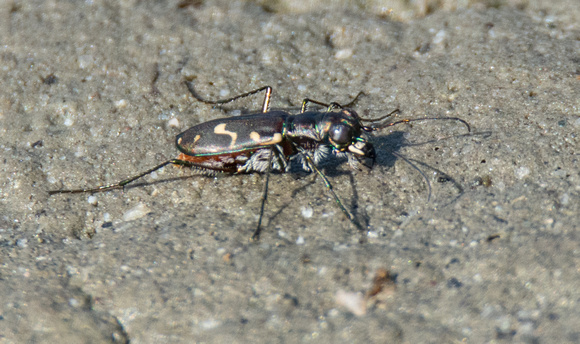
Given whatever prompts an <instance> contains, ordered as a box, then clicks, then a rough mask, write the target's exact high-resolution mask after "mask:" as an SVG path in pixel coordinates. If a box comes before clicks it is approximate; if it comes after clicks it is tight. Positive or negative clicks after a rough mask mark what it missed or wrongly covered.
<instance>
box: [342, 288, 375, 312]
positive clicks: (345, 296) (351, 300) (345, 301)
mask: <svg viewBox="0 0 580 344" xmlns="http://www.w3.org/2000/svg"><path fill="white" fill-rule="evenodd" d="M335 299H336V303H337V304H339V305H341V306H343V307H345V308H346V309H348V311H349V312H351V313H352V314H354V315H358V316H361V315H365V313H366V312H367V307H366V305H365V302H364V298H363V296H362V294H361V293H352V292H347V291H344V290H338V291H337V292H336V295H335Z"/></svg>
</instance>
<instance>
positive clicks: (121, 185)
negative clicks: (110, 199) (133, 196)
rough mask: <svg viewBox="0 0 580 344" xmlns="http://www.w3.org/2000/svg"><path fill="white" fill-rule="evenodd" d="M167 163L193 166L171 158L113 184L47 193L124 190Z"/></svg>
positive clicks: (187, 162)
mask: <svg viewBox="0 0 580 344" xmlns="http://www.w3.org/2000/svg"><path fill="white" fill-rule="evenodd" d="M169 164H174V165H180V166H188V167H192V166H194V165H193V164H192V163H190V162H189V161H184V160H179V159H171V160H167V161H166V162H164V163H162V164H159V165H157V166H155V167H153V168H150V169H148V170H147V171H145V172H142V173H139V174H137V175H134V176H132V177H129V178H127V179H123V180H121V181H120V182H118V183H115V184H107V185H101V186H97V187H96V188H90V189H71V190H52V191H49V192H48V194H49V195H54V194H61V193H84V192H103V191H108V190H114V189H123V190H124V189H125V185H127V184H130V183H132V182H134V181H136V180H137V179H139V178H142V177H145V176H146V175H148V174H151V173H153V172H155V171H157V170H158V169H160V168H162V167H165V166H167V165H169Z"/></svg>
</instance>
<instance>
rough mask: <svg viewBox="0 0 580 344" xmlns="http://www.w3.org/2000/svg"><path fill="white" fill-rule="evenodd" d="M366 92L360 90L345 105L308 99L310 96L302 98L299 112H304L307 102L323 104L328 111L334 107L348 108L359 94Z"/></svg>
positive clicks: (362, 94) (356, 99)
mask: <svg viewBox="0 0 580 344" xmlns="http://www.w3.org/2000/svg"><path fill="white" fill-rule="evenodd" d="M365 95H366V94H365V93H364V92H363V91H360V92H359V93H358V94H357V95H356V97H354V99H353V100H351V101H350V103H348V104H346V105H340V104H339V103H336V102H333V103H330V104H327V103H323V102H319V101H318V100H314V99H310V98H304V100H303V101H302V107H301V108H300V113H304V112H306V110H307V109H308V103H312V104H316V105H320V106H323V107H325V108H327V110H326V111H327V112H330V111H332V110H334V109H343V108H350V107H352V106H353V105H354V104H355V103H356V102H357V101H358V99H359V98H360V97H361V96H365Z"/></svg>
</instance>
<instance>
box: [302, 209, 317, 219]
mask: <svg viewBox="0 0 580 344" xmlns="http://www.w3.org/2000/svg"><path fill="white" fill-rule="evenodd" d="M300 210H301V212H302V216H303V217H304V218H305V219H309V218H311V217H312V215H313V214H314V209H312V207H302V208H301V209H300Z"/></svg>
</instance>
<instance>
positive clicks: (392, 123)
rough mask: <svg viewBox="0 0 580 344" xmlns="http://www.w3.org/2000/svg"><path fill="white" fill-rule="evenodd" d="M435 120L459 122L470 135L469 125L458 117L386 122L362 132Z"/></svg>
mask: <svg viewBox="0 0 580 344" xmlns="http://www.w3.org/2000/svg"><path fill="white" fill-rule="evenodd" d="M392 113H393V112H391V113H390V114H389V115H387V116H386V117H388V116H390V115H391V114H392ZM386 117H385V118H386ZM361 120H363V119H361ZM435 120H450V121H458V122H461V123H462V124H463V125H465V127H466V128H467V132H469V133H471V126H470V125H469V123H467V122H466V121H465V120H463V119H461V118H459V117H426V118H412V119H402V120H400V121H395V122H387V123H383V124H378V125H370V126H363V127H362V129H363V130H364V131H377V130H380V129H384V128H386V127H392V126H394V125H397V124H401V123H410V122H420V121H435Z"/></svg>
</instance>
